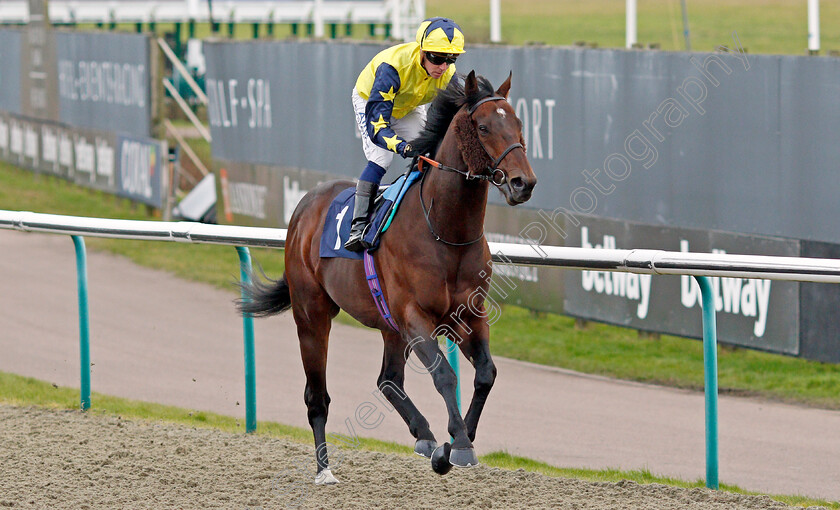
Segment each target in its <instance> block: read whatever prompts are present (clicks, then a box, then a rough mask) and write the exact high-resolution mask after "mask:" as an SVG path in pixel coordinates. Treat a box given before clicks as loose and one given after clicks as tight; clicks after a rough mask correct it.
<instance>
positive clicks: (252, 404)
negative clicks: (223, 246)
mask: <svg viewBox="0 0 840 510" xmlns="http://www.w3.org/2000/svg"><path fill="white" fill-rule="evenodd" d="M236 253H237V254H239V271H240V273H241V274H242V283H245V284H248V283H251V254H250V252H249V251H248V248H247V247H244V246H237V247H236ZM242 299H246V297H245V294H244V293H243V294H242ZM242 329H243V331H244V335H245V432H255V431H256V430H257V375H256V374H257V371H256V368H255V362H254V318H253V317H251V316H250V315H245V316H244V317H243V318H242Z"/></svg>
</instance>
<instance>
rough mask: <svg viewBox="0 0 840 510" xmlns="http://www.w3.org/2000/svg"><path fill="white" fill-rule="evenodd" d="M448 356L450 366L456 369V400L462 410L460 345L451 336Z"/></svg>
mask: <svg viewBox="0 0 840 510" xmlns="http://www.w3.org/2000/svg"><path fill="white" fill-rule="evenodd" d="M446 357H447V359H448V360H449V366H451V367H452V370H454V371H455V377H456V379H457V380H458V384H457V385H456V386H455V401H456V402H458V411H459V412H460V411H461V360H460V358H458V345H457V344H456V343H455V342H453V341H452V339H451V338H447V339H446Z"/></svg>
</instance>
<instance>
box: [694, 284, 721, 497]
mask: <svg viewBox="0 0 840 510" xmlns="http://www.w3.org/2000/svg"><path fill="white" fill-rule="evenodd" d="M694 279H695V280H697V283H698V284H699V285H700V292H701V294H702V296H703V365H704V369H703V373H704V376H705V385H704V386H705V388H706V487H707V488H709V489H717V488H718V365H717V325H716V323H715V295H714V292H713V291H712V284H711V282H710V281H709V279H708V278H707V277H705V276H695V277H694Z"/></svg>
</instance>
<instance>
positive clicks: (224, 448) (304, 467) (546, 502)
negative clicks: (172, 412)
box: [0, 405, 789, 510]
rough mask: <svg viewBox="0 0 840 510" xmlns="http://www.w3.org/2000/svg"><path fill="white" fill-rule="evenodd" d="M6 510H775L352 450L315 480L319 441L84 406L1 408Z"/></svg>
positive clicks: (727, 497)
mask: <svg viewBox="0 0 840 510" xmlns="http://www.w3.org/2000/svg"><path fill="white" fill-rule="evenodd" d="M0 437H2V438H3V448H2V451H0V465H2V476H1V477H0V507H2V508H73V509H87V510H92V509H106V508H107V509H112V508H138V509H144V508H149V509H152V508H153V509H169V508H172V509H192V508H195V509H199V508H237V509H245V508H251V509H253V508H263V509H268V508H364V509H370V508H382V509H392V508H412V509H415V508H417V509H421V508H429V509H440V508H576V509H615V508H622V509H626V510H632V509H639V510H656V509H663V510H664V509H677V508H679V509H732V510H739V509H744V510H747V509H779V508H789V507H787V506H786V505H784V504H782V503H779V502H777V501H774V500H772V499H770V498H769V497H766V496H741V495H735V494H729V493H725V492H717V491H711V490H708V489H678V488H674V487H667V486H663V485H657V484H651V485H639V484H636V483H634V482H629V481H626V480H625V481H621V482H618V483H593V482H585V481H580V480H573V479H566V478H552V477H548V476H543V475H540V474H535V473H530V472H525V471H523V470H518V471H507V470H501V469H496V468H489V467H486V466H479V467H476V468H471V469H456V470H453V471H452V472H450V473H449V474H448V475H446V476H443V477H441V476H438V475H436V474H434V473H433V472H432V471H431V468H430V467H429V463H428V461H427V460H426V459H423V458H420V457H412V456H402V455H394V454H384V453H376V452H369V451H364V450H360V449H355V448H350V447H344V448H340V449H339V450H336V451H335V452H334V454H333V460H334V467H335V469H334V472H335V474H336V476H337V477H338V478H339V479H340V480H341V483H340V484H338V485H334V486H328V487H318V486H315V485H314V484H313V476H312V475H313V469H314V458H313V451H314V449H313V447H310V446H308V445H303V444H300V443H296V442H292V441H288V440H283V439H276V438H269V437H265V436H258V435H246V434H232V433H226V432H221V431H218V430H210V429H196V428H191V427H186V426H179V425H173V424H168V423H147V422H142V421H134V420H126V419H122V418H120V417H114V416H103V415H98V414H95V413H83V412H81V411H60V410H49V409H42V408H33V407H15V406H10V405H0Z"/></svg>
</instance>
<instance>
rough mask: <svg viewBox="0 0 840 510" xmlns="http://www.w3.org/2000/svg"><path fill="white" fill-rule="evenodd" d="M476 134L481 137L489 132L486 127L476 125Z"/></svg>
mask: <svg viewBox="0 0 840 510" xmlns="http://www.w3.org/2000/svg"><path fill="white" fill-rule="evenodd" d="M478 132H479V133H481V134H483V135H486V134H487V133H489V132H490V130H489V129H487V126H485V125H484V124H479V125H478Z"/></svg>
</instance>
